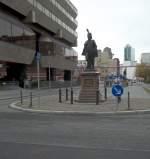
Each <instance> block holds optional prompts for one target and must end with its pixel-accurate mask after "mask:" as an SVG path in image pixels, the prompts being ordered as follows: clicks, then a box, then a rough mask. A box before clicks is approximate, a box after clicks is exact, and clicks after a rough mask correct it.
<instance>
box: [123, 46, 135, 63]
mask: <svg viewBox="0 0 150 159" xmlns="http://www.w3.org/2000/svg"><path fill="white" fill-rule="evenodd" d="M124 61H135V49H134V48H132V47H131V45H130V44H127V45H126V46H125V48H124Z"/></svg>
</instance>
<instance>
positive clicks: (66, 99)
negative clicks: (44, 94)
mask: <svg viewBox="0 0 150 159" xmlns="http://www.w3.org/2000/svg"><path fill="white" fill-rule="evenodd" d="M66 101H68V88H66Z"/></svg>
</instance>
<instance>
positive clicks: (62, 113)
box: [8, 102, 150, 117]
mask: <svg viewBox="0 0 150 159" xmlns="http://www.w3.org/2000/svg"><path fill="white" fill-rule="evenodd" d="M17 103H18V102H14V103H11V104H10V105H9V106H8V107H9V108H11V109H15V110H19V111H23V112H29V113H40V114H55V115H84V116H85V115H88V116H94V115H98V116H102V117H109V116H118V115H140V114H150V109H147V110H129V111H116V112H115V111H111V112H85V111H84V112H83V111H48V110H34V109H27V108H21V107H19V106H16V104H17Z"/></svg>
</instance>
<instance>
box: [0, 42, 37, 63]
mask: <svg viewBox="0 0 150 159" xmlns="http://www.w3.org/2000/svg"><path fill="white" fill-rule="evenodd" d="M34 54H35V51H34V50H31V49H27V48H24V47H20V46H18V45H14V44H11V43H7V42H3V41H0V61H7V62H15V63H22V64H31V63H32V61H33V59H34Z"/></svg>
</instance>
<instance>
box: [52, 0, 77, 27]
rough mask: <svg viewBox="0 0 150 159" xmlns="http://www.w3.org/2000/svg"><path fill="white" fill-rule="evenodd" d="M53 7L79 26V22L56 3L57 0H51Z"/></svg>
mask: <svg viewBox="0 0 150 159" xmlns="http://www.w3.org/2000/svg"><path fill="white" fill-rule="evenodd" d="M49 1H50V2H51V3H53V5H55V6H56V7H57V8H58V9H59V10H60V11H61V12H63V13H64V14H65V15H66V16H67V17H68V18H69V19H70V20H71V21H72V22H74V23H75V24H76V25H77V21H76V20H75V19H74V18H73V17H72V16H71V15H70V14H69V13H68V12H67V11H66V10H65V9H64V8H63V7H62V6H61V5H60V4H59V3H58V2H57V1H56V0H49Z"/></svg>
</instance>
